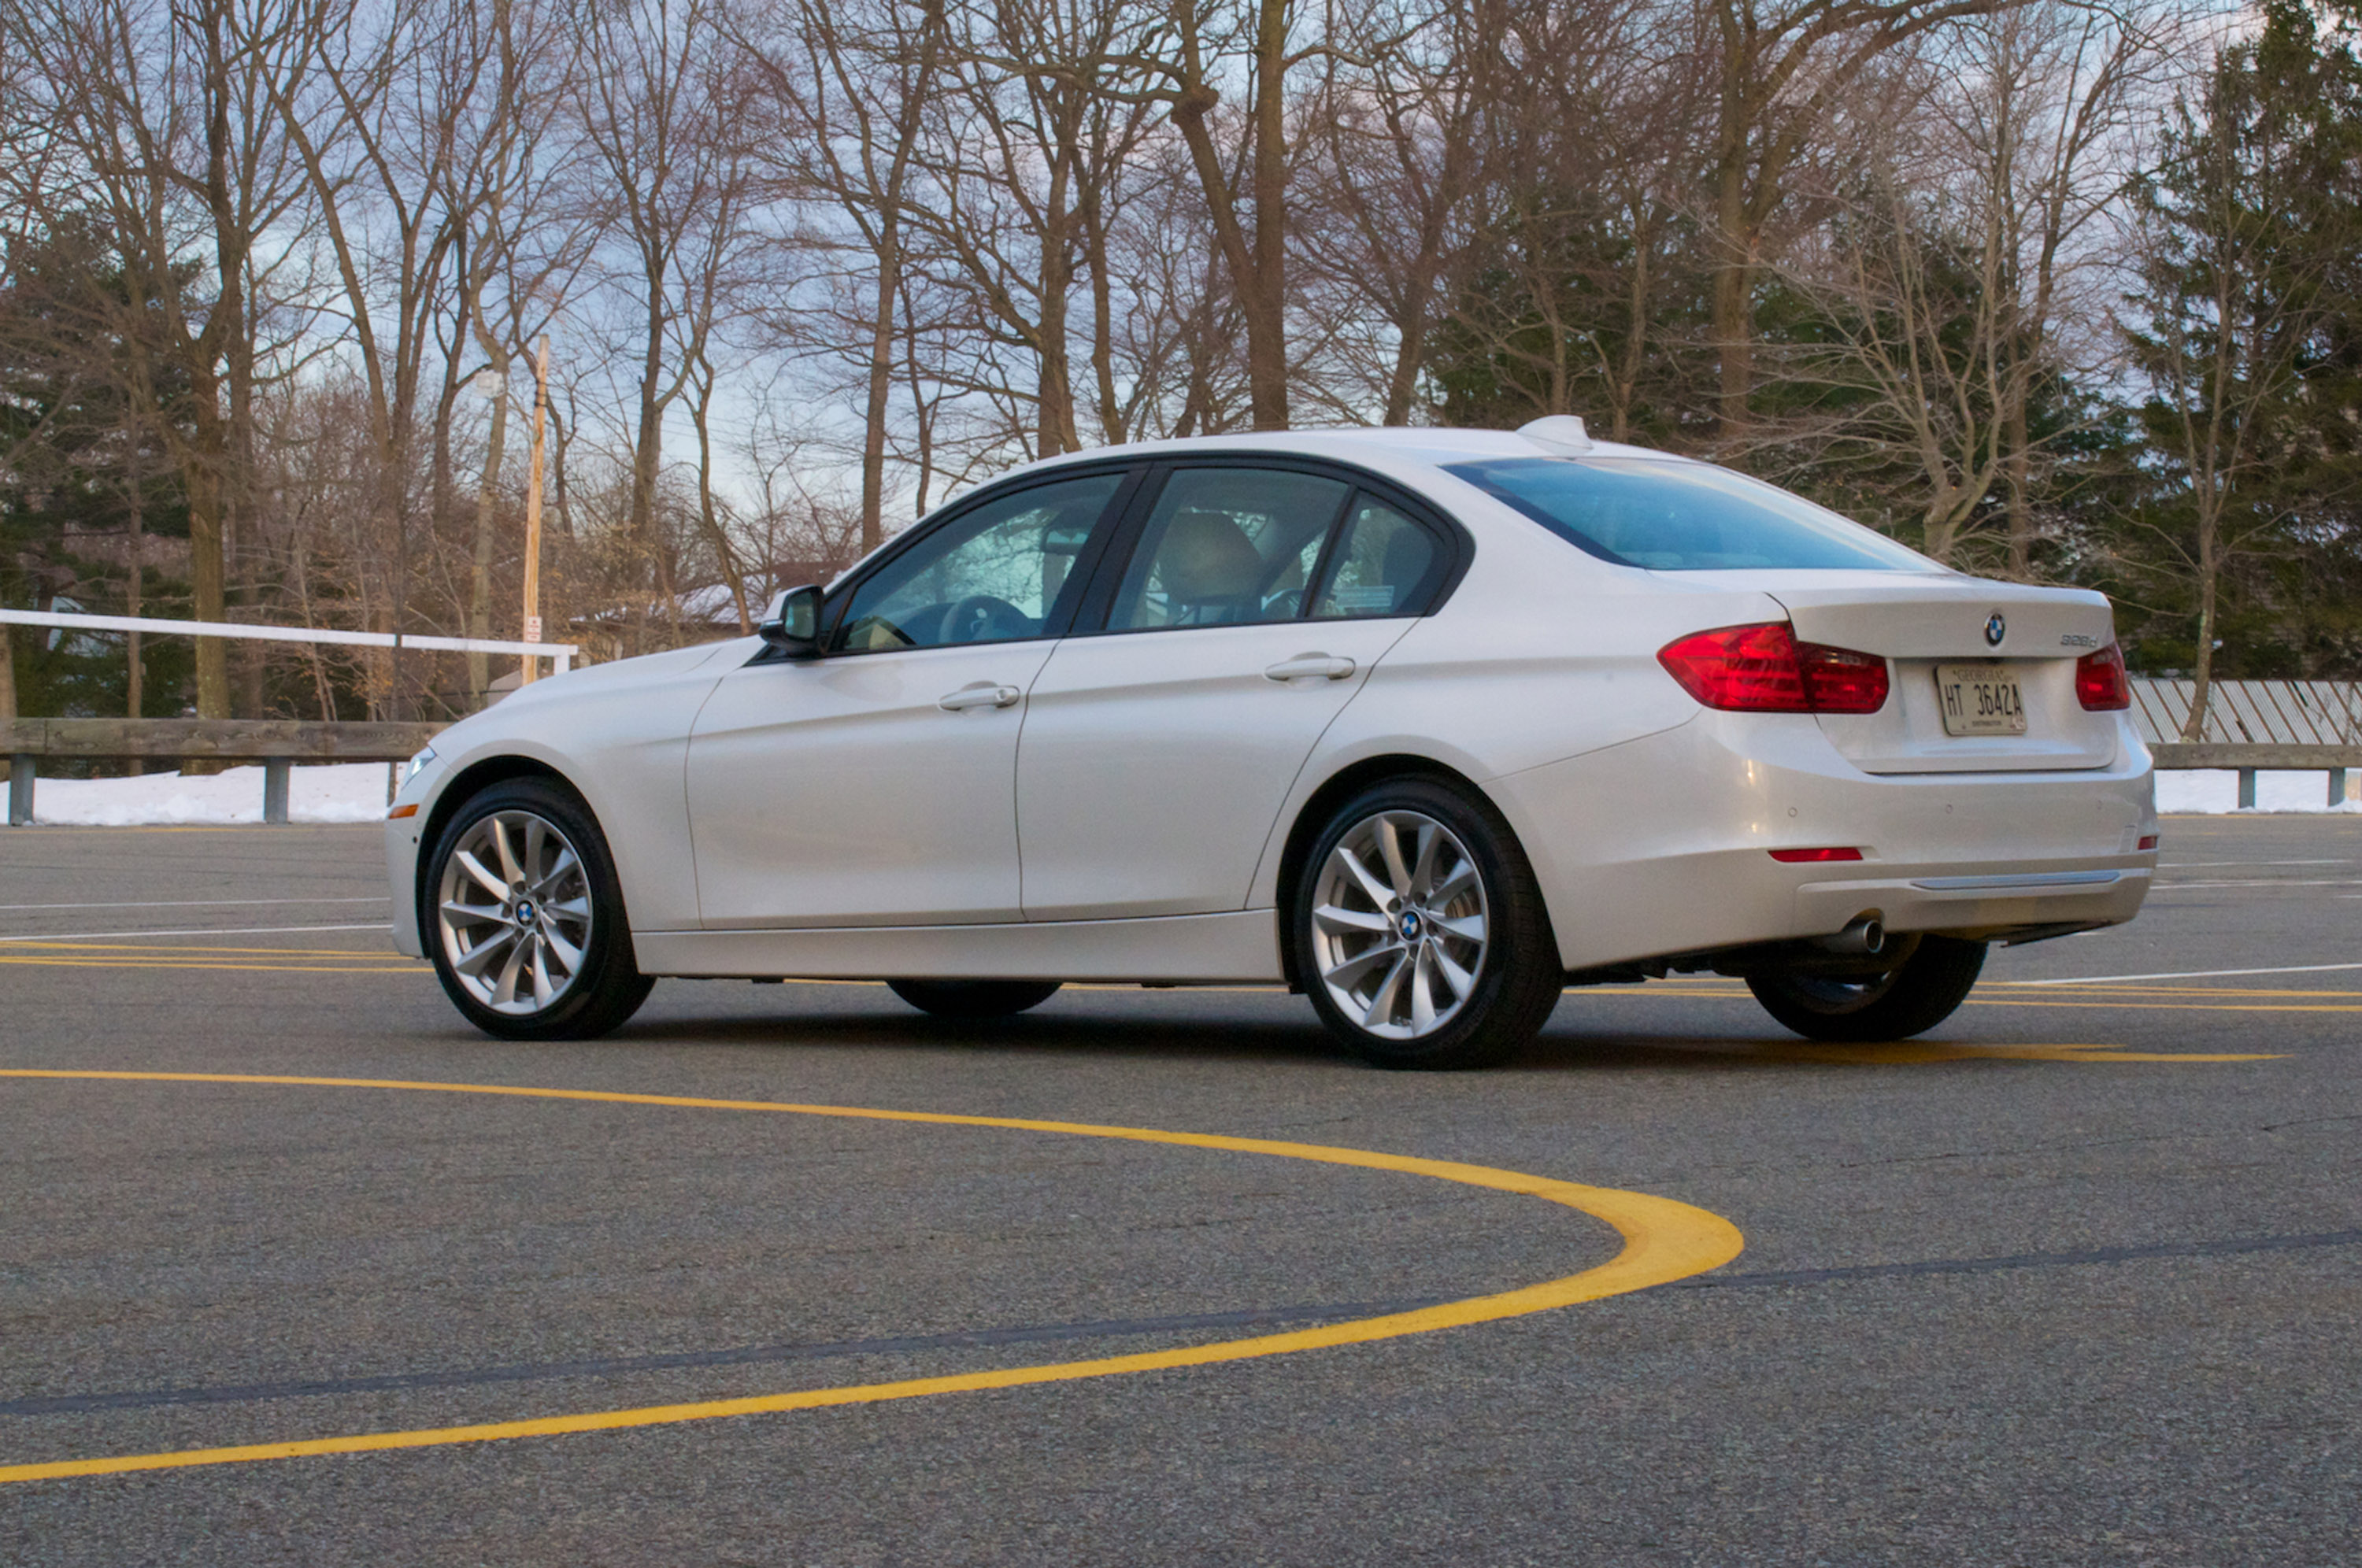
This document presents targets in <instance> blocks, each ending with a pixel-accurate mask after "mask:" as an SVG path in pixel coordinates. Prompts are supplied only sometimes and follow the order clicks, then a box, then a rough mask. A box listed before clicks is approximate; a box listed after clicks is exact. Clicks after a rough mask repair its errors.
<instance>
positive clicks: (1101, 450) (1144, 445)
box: [1013, 425, 1694, 473]
mask: <svg viewBox="0 0 2362 1568" xmlns="http://www.w3.org/2000/svg"><path fill="white" fill-rule="evenodd" d="M1224 453H1235V454H1238V455H1240V456H1245V455H1248V454H1251V453H1252V454H1257V455H1280V456H1289V457H1303V458H1332V459H1335V460H1337V461H1340V462H1347V463H1353V464H1356V465H1359V466H1361V467H1363V468H1368V469H1376V470H1378V471H1380V472H1382V473H1387V472H1391V473H1404V472H1405V471H1406V470H1413V469H1439V468H1441V467H1443V466H1444V465H1445V464H1447V463H1464V462H1469V461H1472V460H1474V459H1477V458H1563V457H1571V456H1574V455H1575V454H1573V453H1571V452H1569V451H1567V450H1566V449H1565V448H1563V447H1551V446H1545V445H1543V444H1542V443H1540V442H1539V441H1535V440H1533V439H1531V438H1529V437H1528V436H1521V435H1519V434H1518V433H1517V432H1516V431H1513V430H1454V429H1445V428H1441V427H1439V426H1435V425H1386V426H1376V425H1349V426H1342V427H1340V428H1337V429H1330V430H1258V431H1251V432H1241V433H1239V434H1236V435H1227V436H1184V437H1181V438H1179V439H1176V440H1165V441H1134V442H1128V443H1126V444H1124V445H1122V446H1119V447H1092V448H1090V449H1089V450H1087V451H1082V452H1069V453H1066V454H1065V455H1063V456H1060V457H1056V458H1044V459H1043V460H1042V461H1040V462H1036V463H1030V464H1028V465H1026V467H1024V468H1023V469H1016V470H1013V471H1014V472H1017V473H1032V472H1036V471H1039V470H1041V469H1047V468H1053V467H1064V466H1065V465H1067V464H1070V463H1081V462H1105V461H1107V460H1108V459H1109V458H1179V457H1190V456H1214V455H1220V454H1224ZM1582 455H1583V456H1585V457H1600V458H1650V459H1652V460H1654V461H1658V462H1665V463H1684V464H1686V463H1691V462H1693V461H1694V459H1692V458H1682V457H1676V456H1675V455H1674V454H1672V453H1671V452H1659V451H1654V450H1651V449H1650V448H1649V447H1631V446H1627V445H1625V444H1624V443H1622V442H1620V441H1600V440H1594V441H1593V442H1592V443H1591V447H1590V448H1589V450H1588V451H1586V452H1584V453H1583V454H1582Z"/></svg>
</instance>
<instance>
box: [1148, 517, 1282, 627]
mask: <svg viewBox="0 0 2362 1568" xmlns="http://www.w3.org/2000/svg"><path fill="white" fill-rule="evenodd" d="M1156 570H1157V575H1158V576H1159V577H1161V578H1163V579H1164V591H1165V592H1166V593H1167V594H1168V595H1170V596H1171V597H1172V598H1174V599H1175V600H1177V601H1179V602H1184V603H1191V604H1201V603H1204V602H1207V601H1209V600H1215V599H1239V598H1243V597H1245V596H1246V595H1248V594H1251V593H1253V592H1254V591H1255V589H1256V588H1257V587H1258V586H1259V585H1260V584H1261V582H1262V580H1263V557H1262V556H1261V555H1259V554H1257V553H1256V550H1255V547H1254V541H1253V540H1252V539H1250V538H1248V537H1247V532H1246V530H1245V529H1243V528H1242V527H1240V526H1239V525H1238V524H1237V522H1236V521H1235V520H1233V519H1232V518H1231V516H1230V515H1229V514H1228V513H1220V512H1209V511H1206V510H1204V509H1203V508H1200V507H1189V508H1186V509H1184V510H1182V511H1179V512H1175V513H1174V514H1173V521H1172V522H1171V523H1170V524H1169V525H1166V527H1165V530H1164V543H1163V544H1162V545H1161V546H1159V547H1158V548H1157V551H1156Z"/></svg>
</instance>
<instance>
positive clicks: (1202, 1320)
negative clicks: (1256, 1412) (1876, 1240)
mask: <svg viewBox="0 0 2362 1568" xmlns="http://www.w3.org/2000/svg"><path fill="white" fill-rule="evenodd" d="M2352 1246H2362V1230H2353V1231H2319V1232H2315V1233H2312V1234H2310V1235H2296V1236H2239V1237H2230V1238H2226V1239H2220V1240H2216V1241H2211V1242H2158V1243H2156V1244H2153V1245H2148V1246H2137V1247H2092V1248H2086V1249H2082V1250H2080V1251H2076V1252H2064V1253H2011V1254H2009V1255H2006V1256H2000V1257H1982V1258H1931V1259H1925V1260H1922V1261H1920V1262H1916V1263H1899V1264H1855V1265H1851V1266H1849V1267H1843V1268H1808V1269H1778V1270H1766V1271H1763V1272H1760V1273H1755V1274H1726V1275H1706V1276H1705V1277H1702V1278H1697V1279H1689V1280H1683V1281H1680V1282H1678V1283H1676V1284H1673V1285H1671V1286H1664V1287H1663V1288H1665V1289H1670V1290H1747V1289H1765V1288H1771V1287H1774V1286H1798V1285H1831V1284H1838V1283H1841V1282H1843V1281H1847V1280H1855V1279H1883V1278H1908V1277H1912V1276H1915V1275H1945V1274H1996V1273H2002V1272H2005V1271H2010V1270H2017V1269H2041V1268H2081V1267H2089V1266H2092V1265H2094V1264H2119V1263H2134V1262H2139V1261H2142V1260H2145V1259H2149V1258H2190V1257H2232V1256H2236V1255H2238V1254H2241V1253H2277V1252H2298V1251H2304V1250H2309V1249H2312V1248H2320V1247H2352ZM1447 1299H1449V1298H1448V1297H1421V1298H1418V1299H1416V1300H1405V1301H1356V1302H1341V1303H1330V1304H1328V1305H1312V1304H1305V1305H1298V1306H1293V1307H1267V1308H1255V1309H1247V1310H1243V1311H1236V1312H1201V1313H1191V1314H1186V1315H1181V1316H1175V1317H1164V1318H1131V1319H1114V1320H1098V1321H1091V1322H1079V1323H1048V1324H1040V1325H1034V1326H1030V1327H1024V1328H1010V1329H975V1330H968V1331H961V1332H957V1333H948V1334H923V1335H915V1336H910V1337H905V1338H900V1339H879V1340H846V1341H841V1342H835V1343H813V1344H775V1345H746V1346H740V1347H737V1348H734V1349H731V1350H717V1351H684V1352H678V1353H669V1354H663V1355H640V1356H621V1357H612V1358H605V1359H596V1360H593V1359H585V1360H579V1361H557V1362H525V1363H518V1364H512V1365H505V1366H488V1367H470V1368H458V1369H453V1370H450V1371H444V1372H411V1373H393V1374H389V1375H382V1376H376V1377H343V1378H324V1379H317V1380H314V1381H308V1382H286V1383H249V1384H236V1385H226V1386H216V1387H197V1388H160V1389H137V1390H129V1391H126V1392H122V1393H116V1394H66V1395H55V1396H50V1397H35V1398H27V1399H12V1400H6V1401H0V1416H54V1415H71V1414H76V1413H87V1412H93V1411H100V1410H132V1409H148V1408H155V1407H158V1406H166V1405H220V1404H242V1403H252V1402H259V1401H263V1400H270V1399H302V1398H314V1397H322V1396H328V1395H339V1394H376V1393H400V1392H406V1391H409V1390H413V1389H426V1388H460V1387H469V1386H478V1385H483V1384H499V1383H532V1382H542V1381H547V1380H550V1379H555V1378H565V1377H612V1376H617V1375H628V1374H631V1373H641V1372H670V1371H679V1370H683V1369H689V1368H699V1367H709V1366H747V1365H760V1364H773V1363H779V1362H799V1361H828V1360H836V1359H840V1358H843V1357H847V1356H862V1355H912V1354H918V1353H924V1352H929V1351H939V1350H963V1349H977V1348H985V1347H992V1346H999V1345H1020V1344H1041V1343H1046V1342H1056V1341H1061V1340H1086V1339H1118V1338H1125V1337H1131V1336H1139V1335H1148V1334H1187V1333H1200V1332H1207V1331H1214V1330H1221V1329H1241V1328H1255V1327H1260V1326H1264V1325H1277V1324H1284V1323H1321V1322H1339V1321H1342V1320H1346V1319H1349V1318H1363V1317H1379V1316H1383V1315H1385V1314H1388V1313H1394V1312H1410V1311H1417V1310H1418V1309H1422V1308H1427V1307H1435V1306H1440V1305H1441V1304H1442V1303H1443V1302H1444V1301H1446V1300H1447Z"/></svg>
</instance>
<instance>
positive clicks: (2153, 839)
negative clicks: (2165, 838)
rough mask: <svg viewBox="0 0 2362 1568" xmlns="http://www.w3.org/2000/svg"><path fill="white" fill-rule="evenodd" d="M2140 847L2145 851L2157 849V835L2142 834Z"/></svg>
mask: <svg viewBox="0 0 2362 1568" xmlns="http://www.w3.org/2000/svg"><path fill="white" fill-rule="evenodd" d="M2140 846H2141V848H2143V849H2144V850H2148V849H2155V848H2156V847H2157V834H2153V833H2147V834H2141V841H2140Z"/></svg>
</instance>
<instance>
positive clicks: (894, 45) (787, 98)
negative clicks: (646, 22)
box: [741, 0, 945, 551]
mask: <svg viewBox="0 0 2362 1568" xmlns="http://www.w3.org/2000/svg"><path fill="white" fill-rule="evenodd" d="M777 3H778V9H777V10H776V11H772V12H769V13H766V14H763V15H761V16H759V17H757V18H756V22H755V23H754V24H753V25H750V26H748V27H747V28H745V30H743V31H742V33H741V41H742V43H743V44H744V45H745V50H746V53H747V59H748V61H749V64H750V68H751V69H752V70H753V71H754V72H756V75H757V80H758V82H759V83H760V87H761V93H762V99H761V101H762V103H763V105H764V106H765V108H766V110H767V115H766V120H767V124H766V129H767V130H768V131H770V132H771V133H772V134H771V135H770V136H767V137H765V138H760V139H759V140H758V142H757V146H758V147H759V148H762V149H767V151H766V156H767V161H768V163H769V165H770V168H771V171H772V174H773V176H774V178H775V179H776V180H778V182H779V183H780V185H781V186H782V188H783V190H784V191H785V192H787V193H792V194H795V195H800V196H804V197H806V198H808V199H810V200H812V201H814V202H817V203H822V204H826V205H827V206H828V207H829V208H831V209H833V215H834V216H835V218H836V219H837V220H838V221H839V222H841V223H842V224H844V226H845V228H846V237H847V243H846V245H845V246H844V249H845V250H846V251H847V252H848V253H850V254H854V255H857V257H858V258H859V261H860V264H861V268H862V272H863V276H862V277H861V279H860V280H859V282H860V283H861V284H862V285H863V287H864V293H865V298H864V301H863V315H862V318H861V328H862V342H861V345H860V350H859V351H860V354H861V356H862V374H863V378H864V381H863V388H862V393H863V407H862V439H861V545H862V548H863V549H864V550H865V551H867V550H872V549H875V548H877V546H878V545H879V544H880V543H881V542H882V541H883V540H884V538H885V526H884V517H885V498H886V447H887V441H888V424H889V419H890V417H891V411H892V400H893V382H894V369H895V348H896V321H897V310H898V304H899V302H900V297H901V293H902V290H903V286H904V273H905V271H906V269H907V267H908V264H909V249H910V241H909V237H908V232H907V230H908V222H909V207H910V203H911V185H912V182H913V179H914V178H915V177H916V175H915V171H916V169H917V165H918V161H919V154H920V139H921V136H922V131H923V129H924V124H925V116H926V110H927V103H928V99H929V97H930V96H931V95H932V94H933V93H934V92H935V90H936V86H937V83H938V80H939V77H940V73H941V72H942V70H943V61H944V28H945V23H944V8H943V5H942V0H922V4H920V5H918V6H900V5H897V4H895V3H894V0H777Z"/></svg>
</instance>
